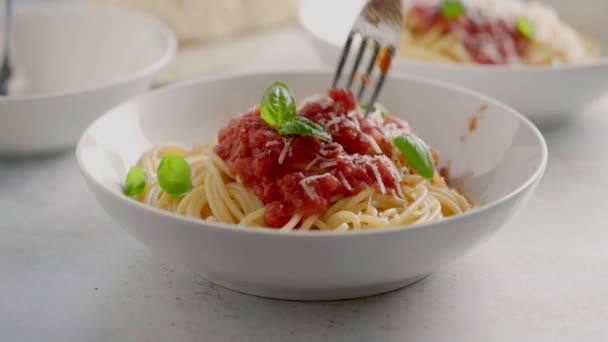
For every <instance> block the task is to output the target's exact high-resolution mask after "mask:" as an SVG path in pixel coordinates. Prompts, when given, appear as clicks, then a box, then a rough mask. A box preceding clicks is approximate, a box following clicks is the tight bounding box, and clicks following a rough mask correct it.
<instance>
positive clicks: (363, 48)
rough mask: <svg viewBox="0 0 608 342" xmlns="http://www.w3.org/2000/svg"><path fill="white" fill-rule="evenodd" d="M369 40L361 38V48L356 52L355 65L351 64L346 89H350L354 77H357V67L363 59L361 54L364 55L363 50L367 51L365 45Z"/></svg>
mask: <svg viewBox="0 0 608 342" xmlns="http://www.w3.org/2000/svg"><path fill="white" fill-rule="evenodd" d="M370 40H371V38H362V39H361V46H359V52H357V57H356V58H355V64H353V68H352V69H351V71H350V78H349V79H348V83H347V85H346V88H351V87H352V85H353V81H354V80H355V77H356V76H357V73H358V70H359V65H360V64H361V60H362V59H363V54H364V53H365V50H366V49H367V44H368V42H369V41H370Z"/></svg>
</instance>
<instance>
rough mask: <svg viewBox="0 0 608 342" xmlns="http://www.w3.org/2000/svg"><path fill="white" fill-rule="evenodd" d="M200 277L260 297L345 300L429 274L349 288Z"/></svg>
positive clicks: (394, 287) (408, 283) (373, 292)
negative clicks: (256, 282) (299, 285)
mask: <svg viewBox="0 0 608 342" xmlns="http://www.w3.org/2000/svg"><path fill="white" fill-rule="evenodd" d="M196 274H197V275H199V276H200V277H203V278H205V279H206V280H208V281H210V282H212V283H215V284H217V285H219V286H221V287H224V288H227V289H229V290H233V291H236V292H241V293H244V294H248V295H254V296H258V297H265V298H272V299H281V300H292V301H307V302H310V301H332V300H344V299H355V298H362V297H369V296H375V295H379V294H382V293H386V292H391V291H395V290H398V289H401V288H403V287H405V286H408V285H411V284H413V283H415V282H417V281H419V280H421V279H422V278H424V277H426V276H427V275H428V274H423V275H418V276H415V277H410V278H406V279H403V280H400V281H397V282H390V283H383V284H376V285H367V286H357V287H347V288H320V289H319V288H317V289H315V288H309V289H304V288H285V287H268V286H256V285H251V284H246V283H242V282H238V281H237V282H234V281H225V280H218V279H213V277H208V276H205V275H201V274H198V273H196Z"/></svg>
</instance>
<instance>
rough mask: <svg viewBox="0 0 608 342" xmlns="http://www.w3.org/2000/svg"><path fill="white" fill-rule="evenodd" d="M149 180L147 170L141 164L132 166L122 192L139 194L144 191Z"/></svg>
mask: <svg viewBox="0 0 608 342" xmlns="http://www.w3.org/2000/svg"><path fill="white" fill-rule="evenodd" d="M147 181H148V175H146V172H145V171H144V170H142V169H141V167H139V166H132V167H131V168H130V169H129V173H127V181H126V182H125V185H124V186H123V187H122V192H123V193H124V194H125V195H127V196H129V197H133V196H137V195H139V194H141V193H142V192H143V191H144V189H145V188H146V182H147Z"/></svg>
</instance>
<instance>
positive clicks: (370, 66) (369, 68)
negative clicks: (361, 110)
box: [357, 40, 380, 102]
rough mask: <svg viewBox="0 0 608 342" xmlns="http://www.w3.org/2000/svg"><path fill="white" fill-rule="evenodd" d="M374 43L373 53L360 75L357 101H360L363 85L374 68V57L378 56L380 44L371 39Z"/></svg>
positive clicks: (363, 89)
mask: <svg viewBox="0 0 608 342" xmlns="http://www.w3.org/2000/svg"><path fill="white" fill-rule="evenodd" d="M372 42H373V44H374V53H373V54H372V56H371V58H370V60H369V64H368V66H367V70H365V74H363V76H362V77H361V86H360V87H359V92H358V93H357V101H359V102H361V99H362V97H363V92H364V91H365V86H366V85H367V83H368V82H369V78H370V76H371V74H372V70H373V69H374V65H375V64H376V58H378V54H379V53H380V44H379V43H378V41H376V40H372Z"/></svg>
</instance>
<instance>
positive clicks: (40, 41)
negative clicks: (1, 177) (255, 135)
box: [0, 4, 176, 154]
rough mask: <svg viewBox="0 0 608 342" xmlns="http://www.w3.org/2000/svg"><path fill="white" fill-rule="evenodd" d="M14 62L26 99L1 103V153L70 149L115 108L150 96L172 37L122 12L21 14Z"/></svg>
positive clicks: (86, 8)
mask: <svg viewBox="0 0 608 342" xmlns="http://www.w3.org/2000/svg"><path fill="white" fill-rule="evenodd" d="M14 19H15V21H14V24H15V27H14V33H15V37H14V58H13V61H14V62H15V71H16V73H17V77H21V76H23V77H25V78H26V79H27V83H28V85H27V86H26V88H29V89H26V92H24V93H23V94H19V93H16V94H14V95H9V96H7V97H0V154H17V153H41V152H48V151H53V150H60V149H64V148H67V147H69V146H73V145H74V144H75V143H76V141H77V140H78V137H79V136H80V135H81V134H82V131H83V130H84V129H85V128H86V127H87V125H89V124H90V123H91V122H92V121H93V120H94V119H95V118H97V117H98V116H99V115H101V114H102V113H104V112H106V111H107V110H109V109H110V108H113V107H115V106H116V105H118V104H119V103H122V102H124V101H126V100H128V99H130V98H131V97H133V96H135V95H138V94H140V93H142V92H143V91H145V90H146V89H147V88H148V87H149V86H150V83H151V81H152V78H153V76H154V74H155V72H156V71H158V70H159V69H160V68H161V67H163V66H164V65H166V64H167V63H168V62H169V60H170V59H171V58H172V57H173V55H174V53H175V49H176V41H175V37H174V35H173V33H172V32H171V31H169V30H168V29H167V28H166V27H165V26H163V25H162V24H160V22H158V21H157V20H155V19H153V18H151V17H147V16H144V15H140V14H137V13H134V12H132V11H129V10H125V9H120V8H117V7H108V6H99V5H84V4H80V5H76V4H75V5H57V4H55V5H53V4H47V5H31V6H25V7H23V8H19V7H18V8H17V10H16V13H15V18H14Z"/></svg>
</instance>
